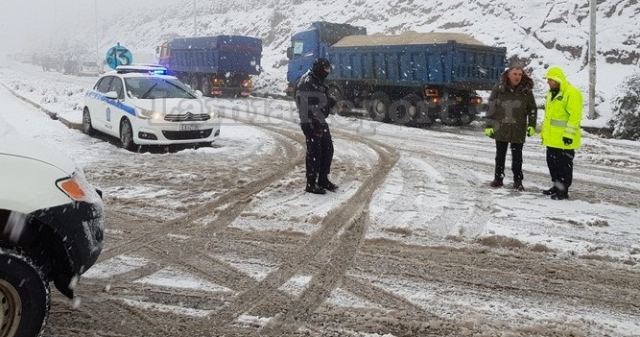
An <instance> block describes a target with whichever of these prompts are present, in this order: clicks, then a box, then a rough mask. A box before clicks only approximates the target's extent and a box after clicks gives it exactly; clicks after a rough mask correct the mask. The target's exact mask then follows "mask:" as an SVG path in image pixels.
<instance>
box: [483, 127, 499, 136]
mask: <svg viewBox="0 0 640 337" xmlns="http://www.w3.org/2000/svg"><path fill="white" fill-rule="evenodd" d="M484 135H485V136H487V137H489V138H493V137H494V136H495V135H496V133H495V131H493V128H486V129H484Z"/></svg>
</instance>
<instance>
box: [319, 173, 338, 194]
mask: <svg viewBox="0 0 640 337" xmlns="http://www.w3.org/2000/svg"><path fill="white" fill-rule="evenodd" d="M318 186H320V187H322V188H324V189H326V190H327V191H331V192H335V191H336V190H337V189H338V185H336V184H334V183H332V182H331V181H329V178H328V177H327V176H321V177H320V179H319V180H318Z"/></svg>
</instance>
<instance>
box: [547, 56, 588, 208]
mask: <svg viewBox="0 0 640 337" xmlns="http://www.w3.org/2000/svg"><path fill="white" fill-rule="evenodd" d="M545 78H546V79H547V83H548V84H549V92H548V93H547V101H546V105H545V114H544V123H543V124H542V131H541V137H542V144H543V145H544V146H546V147H547V165H548V166H549V173H550V174H551V180H552V181H553V186H552V187H551V188H550V189H548V190H544V191H543V192H542V193H544V194H545V195H550V196H551V198H552V199H554V200H564V199H568V198H569V187H570V186H571V182H572V180H573V158H574V156H575V150H577V149H578V148H580V141H581V139H580V138H581V137H580V122H581V120H582V93H581V92H580V90H578V89H577V88H576V87H574V86H573V85H571V84H570V83H569V82H568V81H567V77H566V76H565V74H564V72H563V71H562V69H560V68H559V67H551V68H549V70H548V71H547V75H546V77H545Z"/></svg>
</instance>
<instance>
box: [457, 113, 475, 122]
mask: <svg viewBox="0 0 640 337" xmlns="http://www.w3.org/2000/svg"><path fill="white" fill-rule="evenodd" d="M474 120H475V116H474V115H473V114H472V113H463V114H461V115H460V125H469V124H471V122H473V121H474Z"/></svg>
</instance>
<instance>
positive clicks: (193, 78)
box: [189, 75, 200, 90]
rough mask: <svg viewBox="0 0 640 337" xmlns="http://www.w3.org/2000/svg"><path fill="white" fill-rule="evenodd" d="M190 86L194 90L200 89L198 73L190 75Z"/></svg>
mask: <svg viewBox="0 0 640 337" xmlns="http://www.w3.org/2000/svg"><path fill="white" fill-rule="evenodd" d="M189 86H190V87H191V89H193V90H200V81H199V80H198V75H191V76H189Z"/></svg>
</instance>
